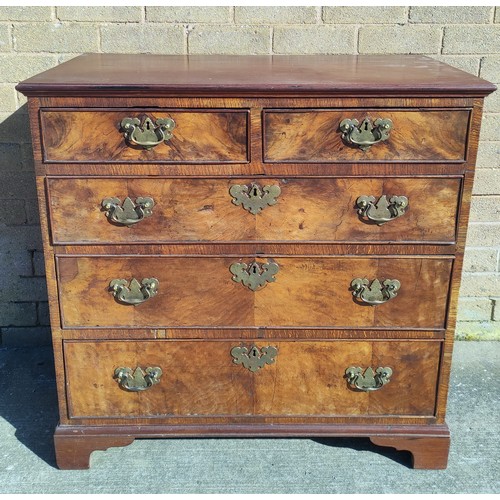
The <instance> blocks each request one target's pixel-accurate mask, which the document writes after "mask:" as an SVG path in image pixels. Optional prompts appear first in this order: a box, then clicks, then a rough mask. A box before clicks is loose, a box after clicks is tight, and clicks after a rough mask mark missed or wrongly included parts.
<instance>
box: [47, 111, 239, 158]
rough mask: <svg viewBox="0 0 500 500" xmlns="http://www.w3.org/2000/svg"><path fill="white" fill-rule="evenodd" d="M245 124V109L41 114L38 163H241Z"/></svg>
mask: <svg viewBox="0 0 500 500" xmlns="http://www.w3.org/2000/svg"><path fill="white" fill-rule="evenodd" d="M124 120H128V122H126V121H124ZM248 120H249V112H248V110H245V109H240V110H210V109H192V110H189V109H188V110H186V109H183V110H179V109H174V110H172V109H153V110H151V109H138V108H132V109H121V110H120V109H110V110H106V109H104V110H100V109H82V110H77V109H71V110H67V109H46V110H41V112H40V124H41V134H42V148H43V158H44V161H45V162H65V163H73V162H76V163H80V162H90V163H117V162H125V163H193V162H194V163H214V162H217V163H235V162H239V163H241V162H243V163H245V162H247V161H249V150H248V140H249V139H248V138H249V130H248V128H249V125H248ZM163 123H165V124H166V125H165V126H163V127H162V124H163Z"/></svg>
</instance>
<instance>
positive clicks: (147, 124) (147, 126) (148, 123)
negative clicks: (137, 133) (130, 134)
mask: <svg viewBox="0 0 500 500" xmlns="http://www.w3.org/2000/svg"><path fill="white" fill-rule="evenodd" d="M146 129H148V130H151V122H149V121H147V122H146Z"/></svg>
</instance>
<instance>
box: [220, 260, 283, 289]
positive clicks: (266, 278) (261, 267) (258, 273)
mask: <svg viewBox="0 0 500 500" xmlns="http://www.w3.org/2000/svg"><path fill="white" fill-rule="evenodd" d="M279 269H280V268H279V266H278V264H276V262H274V261H272V260H270V261H269V262H267V263H264V264H260V263H259V262H256V261H255V260H254V261H253V262H251V263H250V264H245V263H243V262H235V263H234V264H231V266H230V267H229V270H230V271H231V272H232V273H233V281H236V283H241V284H243V285H245V286H246V287H248V288H250V290H252V291H254V292H255V291H256V290H260V289H261V288H264V287H265V286H266V284H267V283H272V282H273V281H276V278H275V277H274V275H275V274H276V273H277V272H278V271H279Z"/></svg>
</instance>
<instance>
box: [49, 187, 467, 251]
mask: <svg viewBox="0 0 500 500" xmlns="http://www.w3.org/2000/svg"><path fill="white" fill-rule="evenodd" d="M238 186H239V187H238ZM254 187H255V189H256V191H253V190H254ZM269 187H272V189H274V190H275V192H274V193H272V192H270V191H269ZM47 189H48V199H49V206H50V221H51V230H52V239H53V242H54V243H55V244H71V243H72V244H92V243H116V244H121V243H125V244H128V243H155V242H156V243H168V242H172V241H181V242H191V241H193V242H200V241H205V242H231V241H234V242H245V241H315V242H316V241H317V242H364V243H367V242H394V241H397V242H445V243H446V242H453V241H454V240H455V223H456V212H457V206H458V199H459V193H460V180H459V179H456V178H450V179H446V178H444V179H443V178H423V179H422V178H417V179H404V178H385V179H376V178H374V179H369V178H368V179H367V178H362V179H358V178H346V179H341V178H323V179H306V178H288V179H276V178H265V179H258V181H252V180H251V179H232V180H226V179H169V178H155V179H147V178H118V179H95V178H94V179H88V178H85V179H73V178H70V179H67V178H50V179H48V181H47ZM266 189H267V192H266ZM235 190H236V191H235ZM232 193H233V194H234V196H233V194H232ZM127 198H129V200H128V201H127V202H126V203H127V204H128V210H127V204H125V205H124V203H125V200H126V199H127ZM111 199H114V202H111V201H110V202H109V203H110V205H112V206H111V208H109V209H107V205H106V200H111ZM368 199H370V201H367V200H368ZM144 200H152V201H149V203H150V204H152V205H153V206H152V207H151V209H150V210H149V211H146V212H145V211H144V203H147V202H146V201H144ZM391 200H392V201H391ZM141 203H142V205H141Z"/></svg>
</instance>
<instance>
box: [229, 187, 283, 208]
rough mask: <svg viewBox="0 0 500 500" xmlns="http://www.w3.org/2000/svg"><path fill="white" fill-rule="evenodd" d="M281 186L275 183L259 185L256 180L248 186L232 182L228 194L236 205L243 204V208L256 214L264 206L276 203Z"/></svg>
mask: <svg viewBox="0 0 500 500" xmlns="http://www.w3.org/2000/svg"><path fill="white" fill-rule="evenodd" d="M280 193H281V188H280V187H279V186H278V185H276V184H271V185H270V186H264V187H261V186H260V185H259V184H257V183H256V182H252V183H251V184H250V186H245V185H242V186H241V185H239V184H234V185H233V186H231V187H230V189H229V194H230V195H231V196H232V197H233V199H232V200H231V201H232V202H233V203H234V204H235V205H236V206H240V205H243V208H244V209H245V210H248V211H249V212H250V213H251V214H253V215H256V214H258V213H259V212H261V211H262V210H263V209H264V208H265V207H267V206H271V205H276V203H278V200H277V199H276V198H278V196H279V195H280Z"/></svg>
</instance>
